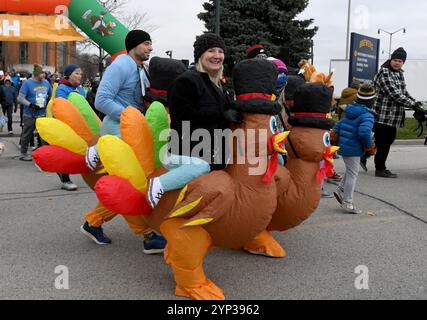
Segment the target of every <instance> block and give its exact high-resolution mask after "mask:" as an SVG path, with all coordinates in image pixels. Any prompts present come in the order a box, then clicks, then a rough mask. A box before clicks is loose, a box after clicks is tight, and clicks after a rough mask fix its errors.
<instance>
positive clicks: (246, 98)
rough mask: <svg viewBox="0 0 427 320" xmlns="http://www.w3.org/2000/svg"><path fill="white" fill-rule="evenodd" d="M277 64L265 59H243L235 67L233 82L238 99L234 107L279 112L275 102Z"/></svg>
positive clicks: (242, 109) (264, 112)
mask: <svg viewBox="0 0 427 320" xmlns="http://www.w3.org/2000/svg"><path fill="white" fill-rule="evenodd" d="M277 75H278V72H277V68H276V66H275V65H274V64H273V63H271V62H270V61H267V60H265V59H249V60H243V61H241V62H239V63H238V64H236V66H235V67H234V69H233V84H234V90H235V93H236V98H237V101H236V102H235V103H234V107H235V108H236V109H237V110H240V111H242V112H249V113H261V114H272V115H275V114H278V113H279V112H280V105H279V104H277V103H275V100H276V99H275V96H274V92H275V88H276V80H277Z"/></svg>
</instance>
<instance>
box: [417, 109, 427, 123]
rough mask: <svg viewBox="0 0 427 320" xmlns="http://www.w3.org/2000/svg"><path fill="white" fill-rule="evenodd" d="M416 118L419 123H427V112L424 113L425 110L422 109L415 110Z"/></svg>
mask: <svg viewBox="0 0 427 320" xmlns="http://www.w3.org/2000/svg"><path fill="white" fill-rule="evenodd" d="M414 118H415V120H417V121H418V122H419V123H423V122H424V121H426V111H424V109H422V108H417V109H415V112H414Z"/></svg>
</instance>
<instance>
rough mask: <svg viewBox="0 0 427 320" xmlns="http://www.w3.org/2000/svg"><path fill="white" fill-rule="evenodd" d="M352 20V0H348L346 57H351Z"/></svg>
mask: <svg viewBox="0 0 427 320" xmlns="http://www.w3.org/2000/svg"><path fill="white" fill-rule="evenodd" d="M350 20H351V0H348V14H347V41H346V46H345V59H346V60H347V59H350V52H349V50H350V49H349V46H350Z"/></svg>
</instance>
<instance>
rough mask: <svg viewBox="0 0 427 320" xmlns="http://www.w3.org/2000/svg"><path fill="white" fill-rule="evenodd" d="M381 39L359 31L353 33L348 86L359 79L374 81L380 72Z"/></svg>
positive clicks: (361, 80)
mask: <svg viewBox="0 0 427 320" xmlns="http://www.w3.org/2000/svg"><path fill="white" fill-rule="evenodd" d="M379 56H380V40H379V39H375V38H371V37H367V36H364V35H362V34H358V33H354V32H353V33H352V34H351V49H350V72H349V79H348V86H350V85H351V83H352V82H353V80H355V79H357V80H359V81H360V82H361V83H363V82H365V81H373V80H374V77H375V75H376V73H377V72H378V63H379Z"/></svg>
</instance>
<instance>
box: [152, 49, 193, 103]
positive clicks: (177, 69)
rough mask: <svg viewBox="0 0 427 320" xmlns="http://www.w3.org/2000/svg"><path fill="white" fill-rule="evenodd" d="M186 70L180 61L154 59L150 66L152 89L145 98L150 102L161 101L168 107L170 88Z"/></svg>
mask: <svg viewBox="0 0 427 320" xmlns="http://www.w3.org/2000/svg"><path fill="white" fill-rule="evenodd" d="M186 70H187V68H186V67H185V65H184V63H182V61H180V60H175V59H169V58H159V57H154V58H152V59H151V61H150V66H149V73H150V89H149V90H148V91H147V93H146V94H145V97H144V98H145V99H146V100H147V101H149V102H154V101H159V102H161V103H163V104H164V105H166V104H167V94H168V90H169V88H170V86H171V85H172V83H173V82H174V81H175V79H176V78H178V77H179V76H180V75H181V74H182V73H184V72H185V71H186Z"/></svg>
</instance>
